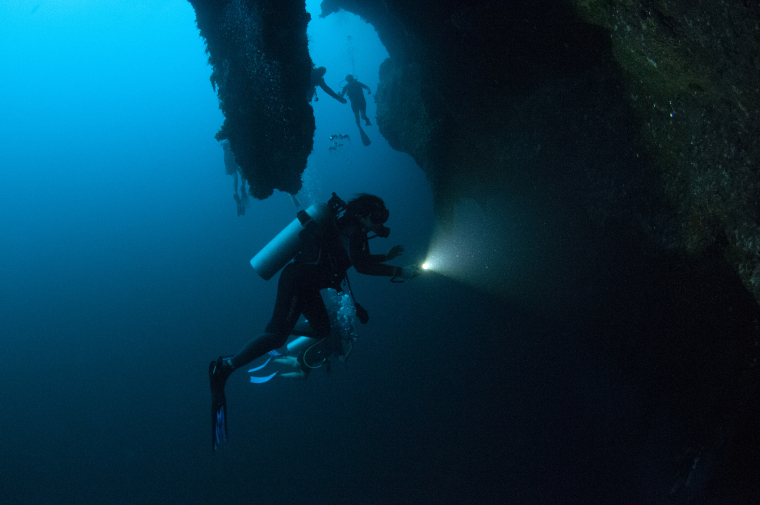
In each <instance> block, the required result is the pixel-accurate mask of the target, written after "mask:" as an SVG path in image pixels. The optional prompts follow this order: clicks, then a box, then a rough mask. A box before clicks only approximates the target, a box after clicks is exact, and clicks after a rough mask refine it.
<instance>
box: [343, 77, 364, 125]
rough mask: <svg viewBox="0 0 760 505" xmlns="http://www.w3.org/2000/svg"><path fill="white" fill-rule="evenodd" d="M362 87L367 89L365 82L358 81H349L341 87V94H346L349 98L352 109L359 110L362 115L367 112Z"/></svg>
mask: <svg viewBox="0 0 760 505" xmlns="http://www.w3.org/2000/svg"><path fill="white" fill-rule="evenodd" d="M362 88H363V89H366V90H369V86H367V85H366V84H362V83H360V82H359V81H351V82H349V83H347V84H346V85H345V86H344V87H343V93H342V94H347V95H348V99H349V100H351V110H352V111H354V112H360V113H361V114H362V116H365V115H366V114H367V102H366V100H365V99H364V91H363V89H362ZM357 121H358V118H357Z"/></svg>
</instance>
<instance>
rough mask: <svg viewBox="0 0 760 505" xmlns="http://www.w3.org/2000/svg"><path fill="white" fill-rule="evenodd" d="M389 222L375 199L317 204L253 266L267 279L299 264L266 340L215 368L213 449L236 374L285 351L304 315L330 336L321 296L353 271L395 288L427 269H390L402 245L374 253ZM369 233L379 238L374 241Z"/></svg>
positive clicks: (360, 312)
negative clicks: (227, 389)
mask: <svg viewBox="0 0 760 505" xmlns="http://www.w3.org/2000/svg"><path fill="white" fill-rule="evenodd" d="M328 207H329V208H328ZM341 213H342V215H341ZM388 216H389V212H388V209H386V208H385V203H384V202H383V200H382V199H381V198H379V197H377V196H375V195H370V194H367V193H363V194H360V195H358V196H357V197H356V198H354V199H353V200H351V201H350V202H348V204H346V203H345V202H343V200H341V199H340V198H338V196H337V195H335V193H333V197H332V198H331V199H330V202H329V203H328V205H327V206H325V205H323V206H321V207H319V206H316V205H312V206H311V207H309V208H308V209H306V210H305V211H299V213H298V219H296V220H294V221H293V223H291V225H289V226H288V227H287V228H285V230H283V231H282V232H281V233H280V234H279V235H278V236H277V237H275V238H274V239H273V240H272V241H271V242H270V243H269V244H267V246H265V247H264V249H262V250H261V251H260V252H259V253H258V254H257V255H256V256H254V257H253V259H251V266H253V267H254V269H255V270H256V272H257V273H258V274H259V275H260V276H261V277H263V278H264V279H267V280H268V279H269V278H271V277H272V276H273V275H274V274H275V273H277V271H279V270H280V268H282V264H283V263H284V262H287V261H290V260H291V258H292V259H293V261H290V262H289V263H288V264H287V265H285V268H284V269H283V270H282V273H281V274H280V279H279V281H278V284H277V296H276V299H275V305H274V311H273V314H272V319H271V320H270V321H269V324H268V325H267V327H266V329H265V330H264V333H262V334H260V335H258V336H257V337H254V338H253V339H251V340H250V341H249V342H248V343H247V344H245V345H244V346H243V348H242V349H240V350H239V351H238V352H237V354H235V355H234V356H220V357H219V358H217V359H216V360H215V361H212V362H211V363H209V369H208V374H209V383H210V386H211V418H212V425H211V430H212V449H213V450H216V449H217V447H218V446H219V444H220V443H222V442H225V441H226V440H227V419H226V417H227V402H226V398H225V395H224V386H225V384H226V383H227V378H228V377H229V376H230V375H231V374H232V372H234V371H235V370H236V369H238V368H240V367H242V366H245V365H247V364H248V363H250V362H251V361H253V360H254V359H256V358H258V357H260V356H263V355H264V354H266V353H268V352H269V351H272V350H274V349H277V348H279V347H282V346H283V345H284V344H285V342H286V341H287V339H288V336H290V335H291V333H292V332H293V328H294V327H295V326H296V323H297V322H298V319H299V317H300V316H301V314H303V315H304V317H306V319H307V320H308V323H309V326H310V327H311V329H312V330H313V332H314V336H315V337H318V338H326V337H328V336H329V335H330V331H331V325H330V318H329V316H328V314H327V309H326V307H325V303H324V301H323V300H322V296H321V295H320V290H321V289H325V288H333V289H335V290H336V291H342V284H343V281H344V280H346V282H347V278H346V272H347V270H348V269H349V268H350V267H351V266H353V267H354V268H356V271H357V272H359V273H362V274H366V275H373V276H386V277H391V281H394V280H395V281H396V282H398V280H397V279H402V280H404V279H412V278H414V277H417V276H418V275H419V274H420V272H421V269H420V267H419V266H416V265H410V266H405V267H398V266H392V265H386V264H385V262H386V261H388V260H391V259H393V258H395V257H396V256H399V255H400V254H402V253H403V247H402V246H395V247H393V248H392V249H391V250H390V251H389V253H388V254H371V253H370V250H369V239H370V238H374V237H382V238H386V237H388V234H389V233H390V229H388V228H386V227H385V226H384V223H385V222H386V221H387V220H388ZM299 230H300V231H299ZM369 233H372V234H373V235H372V236H371V237H368V236H367V235H368V234H369ZM293 248H295V251H293ZM294 254H295V258H294V257H293V256H294ZM283 258H285V259H284V261H281V260H282V259H283ZM349 287H350V286H349ZM355 306H356V311H357V317H358V318H359V321H360V322H361V323H362V324H364V323H366V322H367V320H368V319H369V315H368V314H367V311H366V310H364V308H363V307H361V306H360V305H359V304H356V303H355Z"/></svg>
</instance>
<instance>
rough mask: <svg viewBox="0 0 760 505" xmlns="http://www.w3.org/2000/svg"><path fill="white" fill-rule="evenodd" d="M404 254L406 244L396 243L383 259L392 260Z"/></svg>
mask: <svg viewBox="0 0 760 505" xmlns="http://www.w3.org/2000/svg"><path fill="white" fill-rule="evenodd" d="M402 254H404V246H402V245H394V246H393V247H391V250H390V251H388V254H386V255H385V260H383V261H388V260H392V259H393V258H395V257H396V256H401V255H402Z"/></svg>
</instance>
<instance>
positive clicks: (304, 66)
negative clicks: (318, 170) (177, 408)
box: [190, 0, 315, 199]
mask: <svg viewBox="0 0 760 505" xmlns="http://www.w3.org/2000/svg"><path fill="white" fill-rule="evenodd" d="M190 3H191V4H192V5H193V8H194V9H195V14H196V22H197V24H198V29H199V30H200V34H201V36H202V37H203V38H204V39H206V48H207V52H208V54H209V64H210V65H211V66H212V68H213V73H212V74H211V83H212V85H213V86H214V88H215V89H217V92H218V95H219V107H220V108H221V109H222V112H223V113H224V117H225V120H224V124H223V125H222V128H221V130H220V131H219V133H218V134H217V136H216V138H217V140H224V139H229V141H230V146H231V147H232V151H233V153H235V161H237V163H238V165H240V167H241V168H242V169H243V173H244V174H245V178H246V180H248V182H249V184H250V187H251V194H252V195H253V196H255V197H256V198H262V199H263V198H267V197H268V196H269V195H271V194H272V192H273V190H274V189H279V190H281V191H285V192H288V193H292V194H295V193H297V192H298V190H299V189H301V174H302V173H303V171H304V169H305V168H306V159H307V158H308V157H309V154H310V153H311V149H312V146H313V138H314V130H315V122H314V113H313V111H312V108H311V105H309V103H308V100H307V97H308V96H309V82H310V78H311V68H312V64H311V58H310V57H309V50H308V42H307V39H306V26H307V24H308V22H309V19H310V18H309V15H308V13H307V12H306V10H305V9H304V5H303V2H298V1H294V0H256V1H249V0H227V1H221V2H219V1H212V0H190Z"/></svg>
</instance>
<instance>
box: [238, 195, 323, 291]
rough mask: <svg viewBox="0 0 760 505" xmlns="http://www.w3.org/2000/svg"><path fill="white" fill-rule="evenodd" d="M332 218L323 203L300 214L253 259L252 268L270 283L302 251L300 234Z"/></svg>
mask: <svg viewBox="0 0 760 505" xmlns="http://www.w3.org/2000/svg"><path fill="white" fill-rule="evenodd" d="M330 217H331V213H330V208H329V207H328V206H327V205H325V204H323V203H321V204H314V205H312V206H310V207H309V208H308V209H306V210H302V211H300V212H298V216H297V217H296V219H294V220H293V221H292V222H291V223H290V224H289V225H288V226H286V227H285V229H284V230H282V231H281V232H280V233H278V234H277V236H276V237H275V238H273V239H272V240H270V241H269V243H268V244H267V245H265V246H264V248H263V249H261V251H259V252H258V253H256V256H254V257H253V258H251V266H252V267H253V269H254V270H256V273H257V274H259V275H260V276H261V278H262V279H264V280H265V281H268V280H269V279H271V278H272V277H273V276H274V274H276V273H277V272H279V271H280V269H281V268H282V267H284V266H285V265H286V264H287V263H288V262H289V261H290V260H292V259H293V257H294V256H295V255H296V253H298V251H299V250H300V249H301V239H300V236H299V235H300V233H301V232H302V231H303V230H306V229H307V228H311V227H313V226H317V227H321V226H323V225H325V224H326V223H327V222H328V221H329V220H330Z"/></svg>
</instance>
